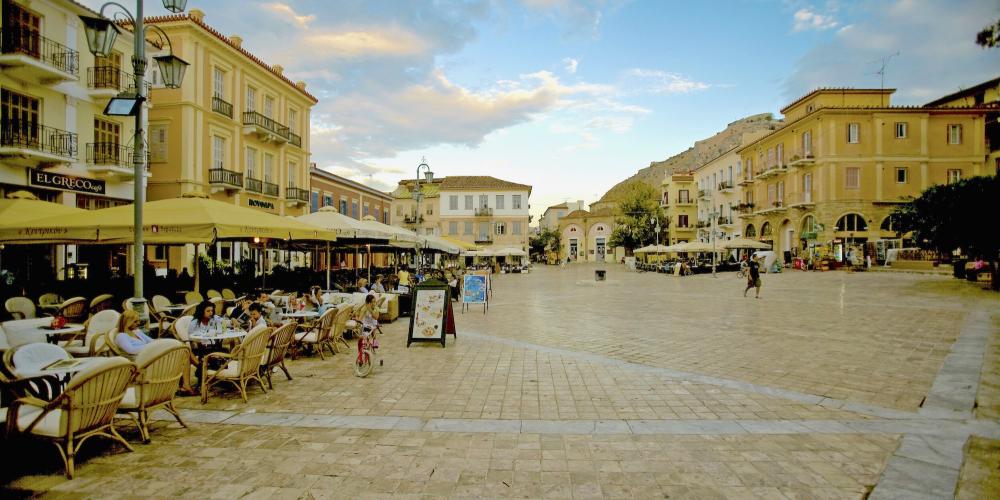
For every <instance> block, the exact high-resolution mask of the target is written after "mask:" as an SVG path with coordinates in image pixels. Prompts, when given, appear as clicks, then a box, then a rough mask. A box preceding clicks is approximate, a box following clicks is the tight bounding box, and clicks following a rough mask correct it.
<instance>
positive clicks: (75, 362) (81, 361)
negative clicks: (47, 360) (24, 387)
mask: <svg viewBox="0 0 1000 500" xmlns="http://www.w3.org/2000/svg"><path fill="white" fill-rule="evenodd" d="M102 359H108V358H105V357H91V358H73V359H67V360H60V361H58V362H57V363H58V365H57V366H51V365H50V366H46V367H43V368H41V369H39V370H17V373H16V374H17V376H18V377H21V378H33V377H43V376H46V375H53V376H56V377H58V378H60V379H65V378H68V377H69V376H72V375H73V374H75V373H77V372H81V371H83V370H86V369H87V368H88V367H90V366H91V365H93V364H94V363H96V362H98V361H100V360H102Z"/></svg>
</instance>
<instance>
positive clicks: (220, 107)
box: [212, 95, 233, 118]
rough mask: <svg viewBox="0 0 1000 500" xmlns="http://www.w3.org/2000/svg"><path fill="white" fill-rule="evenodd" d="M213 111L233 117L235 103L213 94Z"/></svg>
mask: <svg viewBox="0 0 1000 500" xmlns="http://www.w3.org/2000/svg"><path fill="white" fill-rule="evenodd" d="M212 111H215V112H216V113H219V114H220V115H225V116H228V117H230V118H232V117H233V105H232V104H230V103H228V102H226V100H225V99H223V98H222V97H220V96H218V95H214V96H212Z"/></svg>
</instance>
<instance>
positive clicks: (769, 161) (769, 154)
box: [767, 148, 774, 167]
mask: <svg viewBox="0 0 1000 500" xmlns="http://www.w3.org/2000/svg"><path fill="white" fill-rule="evenodd" d="M767 166H768V167H771V166H774V148H767Z"/></svg>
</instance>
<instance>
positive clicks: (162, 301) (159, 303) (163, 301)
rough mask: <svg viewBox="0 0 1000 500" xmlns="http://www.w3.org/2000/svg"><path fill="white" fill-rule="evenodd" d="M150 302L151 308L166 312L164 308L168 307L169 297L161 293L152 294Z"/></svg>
mask: <svg viewBox="0 0 1000 500" xmlns="http://www.w3.org/2000/svg"><path fill="white" fill-rule="evenodd" d="M150 302H151V303H152V304H153V310H154V311H156V312H157V313H160V314H162V313H165V312H167V309H166V308H168V307H170V305H171V304H170V299H168V298H166V297H164V296H162V295H153V298H152V299H150Z"/></svg>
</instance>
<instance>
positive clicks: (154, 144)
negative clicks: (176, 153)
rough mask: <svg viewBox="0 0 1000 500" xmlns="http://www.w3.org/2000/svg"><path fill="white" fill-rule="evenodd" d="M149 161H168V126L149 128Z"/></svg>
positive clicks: (152, 126)
mask: <svg viewBox="0 0 1000 500" xmlns="http://www.w3.org/2000/svg"><path fill="white" fill-rule="evenodd" d="M149 161H167V126H166V125H150V126H149Z"/></svg>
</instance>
